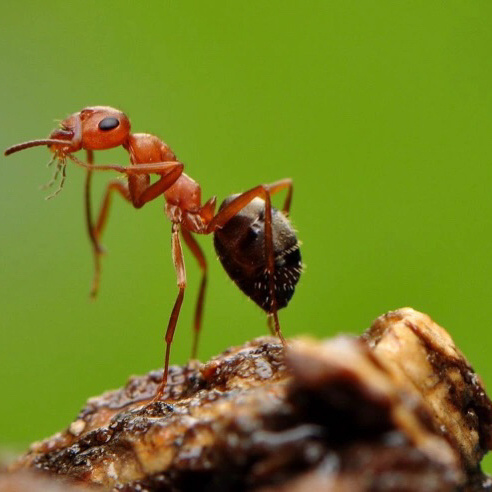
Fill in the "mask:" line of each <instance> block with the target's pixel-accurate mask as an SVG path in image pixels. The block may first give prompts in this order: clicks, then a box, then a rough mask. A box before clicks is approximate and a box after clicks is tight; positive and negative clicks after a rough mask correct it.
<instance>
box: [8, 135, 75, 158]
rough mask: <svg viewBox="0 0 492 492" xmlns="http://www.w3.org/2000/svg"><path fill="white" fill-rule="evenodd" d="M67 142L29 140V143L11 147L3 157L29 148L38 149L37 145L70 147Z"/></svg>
mask: <svg viewBox="0 0 492 492" xmlns="http://www.w3.org/2000/svg"><path fill="white" fill-rule="evenodd" d="M70 144H71V142H70V141H69V140H55V139H52V138H44V139H41V140H30V141H29V142H23V143H20V144H17V145H12V147H9V148H8V149H7V150H6V151H5V152H4V155H6V156H7V155H10V154H13V153H14V152H19V150H24V149H29V148H30V147H38V146H39V145H70Z"/></svg>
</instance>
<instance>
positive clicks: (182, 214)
mask: <svg viewBox="0 0 492 492" xmlns="http://www.w3.org/2000/svg"><path fill="white" fill-rule="evenodd" d="M39 145H47V146H48V147H49V149H50V150H51V151H52V152H53V154H54V155H53V159H52V161H51V162H53V161H55V160H56V161H57V171H56V173H55V176H54V177H53V179H52V181H51V182H50V183H49V185H51V184H52V183H53V182H54V181H55V179H56V177H57V175H58V174H59V173H60V172H61V173H62V178H61V182H60V188H59V189H58V191H59V190H60V189H61V186H62V185H63V182H64V178H65V167H66V159H67V158H69V159H71V160H72V161H73V162H75V163H76V164H77V165H79V166H81V167H83V168H85V169H86V170H87V175H86V183H85V209H86V220H87V228H88V233H89V237H90V240H91V243H92V249H93V254H94V265H95V273H94V279H93V284H92V289H91V296H92V297H95V296H96V295H97V291H98V287H99V279H100V271H101V267H100V257H101V254H102V253H103V251H104V250H103V248H102V246H101V244H100V242H99V241H100V238H101V234H102V232H103V230H104V227H105V225H106V221H107V218H108V212H109V208H110V203H111V196H112V194H113V193H114V192H117V193H119V194H120V195H121V196H122V197H123V198H124V199H125V200H127V201H129V202H131V204H132V205H133V206H134V207H135V208H141V207H143V206H144V205H145V204H146V203H147V202H150V201H152V200H154V199H155V198H157V197H158V196H159V195H164V198H165V212H166V215H167V217H168V218H169V219H170V221H171V223H172V229H171V231H172V257H173V262H174V266H175V269H176V275H177V284H178V295H177V298H176V300H175V303H174V307H173V310H172V312H171V316H170V318H169V323H168V326H167V330H166V334H165V342H166V351H165V359H164V371H163V378H162V381H161V383H160V385H159V388H158V390H157V393H156V396H155V399H160V398H161V397H162V396H163V393H164V389H165V387H166V382H167V376H168V369H169V356H170V349H171V344H172V341H173V337H174V331H175V328H176V323H177V321H178V316H179V312H180V309H181V304H182V302H183V298H184V292H185V287H186V272H185V265H184V260H183V252H182V248H181V241H180V237H179V233H180V232H181V235H182V238H183V240H184V242H185V244H186V245H187V246H188V248H189V249H190V251H191V253H192V254H193V256H195V258H196V260H197V261H198V265H199V267H200V269H201V271H202V279H201V283H200V289H199V293H198V300H197V304H196V308H195V317H194V340H193V345H192V358H195V356H196V352H197V345H198V336H199V332H200V327H201V320H202V312H203V300H204V297H205V287H206V283H207V262H206V259H205V256H204V254H203V251H202V249H201V248H200V246H199V244H198V242H197V241H196V239H195V238H194V237H193V235H192V233H193V234H211V233H213V234H214V245H215V249H216V251H217V254H218V256H219V259H220V261H221V263H222V265H223V266H224V269H225V270H226V272H227V273H228V275H229V276H230V277H231V278H232V280H233V281H234V282H235V283H236V284H237V285H238V287H239V288H240V289H241V290H242V291H243V292H244V293H245V294H246V295H247V296H248V297H250V298H251V299H252V300H253V301H254V302H255V303H256V304H258V305H259V306H260V307H261V308H262V309H263V310H264V311H265V312H266V313H267V316H268V321H269V326H270V328H271V330H272V332H274V333H275V334H276V335H277V336H278V338H279V339H280V340H281V342H282V344H284V346H285V343H286V342H285V339H284V337H283V335H282V332H281V330H280V323H279V319H278V314H277V311H278V309H280V308H282V307H285V306H286V305H287V303H288V302H289V301H290V299H291V297H292V295H293V294H294V288H295V285H296V284H297V281H298V280H299V277H300V273H301V269H302V264H301V256H300V251H299V243H298V241H297V238H296V235H295V232H294V229H293V228H292V226H291V224H290V222H289V220H288V219H287V214H288V213H289V209H290V204H291V200H292V191H293V186H292V180H291V179H283V180H280V181H276V182H275V183H271V184H268V185H259V186H255V187H254V188H252V189H250V190H248V191H246V192H244V193H241V194H237V195H232V196H230V197H228V198H227V199H226V200H224V202H223V203H222V205H221V206H220V208H219V211H218V212H217V214H216V213H215V204H216V197H212V198H211V199H210V200H208V201H207V202H206V203H205V204H203V205H202V204H201V189H200V186H199V185H198V183H196V182H195V181H194V180H193V179H191V178H190V177H189V176H187V175H186V174H185V173H183V168H184V166H183V164H182V163H181V162H179V161H178V160H177V159H176V156H175V154H174V153H173V152H172V150H171V149H170V148H169V147H168V146H167V145H166V144H165V143H164V142H163V141H162V140H160V139H159V138H158V137H156V136H154V135H150V134H147V133H135V134H132V133H130V120H129V119H128V117H127V116H126V115H125V114H124V113H123V112H121V111H118V110H117V109H114V108H111V107H107V106H93V107H87V108H84V109H83V110H82V111H79V112H77V113H74V114H72V115H70V116H69V117H68V118H67V119H65V120H63V121H62V122H61V124H60V128H58V129H56V130H54V131H53V132H52V133H51V134H50V136H49V137H48V138H47V139H42V140H32V141H29V142H25V143H21V144H18V145H14V146H12V147H10V148H8V149H7V150H6V151H5V155H10V154H12V153H14V152H17V151H20V150H23V149H27V148H30V147H34V146H39ZM120 145H121V146H123V148H125V150H127V151H128V153H129V154H130V162H131V165H130V166H118V165H102V166H101V165H94V164H93V151H94V150H104V149H110V148H114V147H118V146H120ZM82 149H84V150H86V152H87V162H83V161H81V160H79V159H78V158H77V157H75V156H74V155H73V153H74V152H77V151H79V150H82ZM95 170H97V171H116V172H118V173H121V174H124V175H125V176H126V177H127V183H124V182H122V181H119V180H114V181H111V182H110V183H109V184H108V185H107V188H106V192H105V194H104V198H103V200H102V204H101V207H100V210H99V214H98V217H97V220H96V222H95V224H94V223H93V221H92V213H91V201H90V184H91V176H92V172H93V171H95ZM151 174H156V175H158V176H159V179H158V180H157V181H156V182H155V183H152V184H151V181H150V175H151ZM282 190H287V195H286V198H285V202H284V206H283V209H282V212H280V211H278V210H277V209H275V208H274V207H272V205H271V198H270V196H271V195H272V194H274V193H277V192H279V191H282ZM58 191H57V192H58ZM57 192H55V194H56V193H57ZM51 196H53V195H51ZM48 198H49V197H48ZM272 321H273V327H272Z"/></svg>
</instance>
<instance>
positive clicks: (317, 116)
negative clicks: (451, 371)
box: [0, 0, 492, 471]
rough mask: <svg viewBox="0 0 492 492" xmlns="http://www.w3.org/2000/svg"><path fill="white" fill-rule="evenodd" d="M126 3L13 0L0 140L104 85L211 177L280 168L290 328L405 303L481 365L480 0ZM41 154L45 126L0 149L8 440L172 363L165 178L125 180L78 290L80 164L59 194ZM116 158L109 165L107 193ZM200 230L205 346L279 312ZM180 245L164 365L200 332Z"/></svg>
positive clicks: (259, 177) (61, 423) (354, 323)
mask: <svg viewBox="0 0 492 492" xmlns="http://www.w3.org/2000/svg"><path fill="white" fill-rule="evenodd" d="M136 5H137V3H135V2H130V1H122V0H119V1H118V2H115V1H105V2H98V1H93V0H85V1H84V2H66V1H54V0H46V1H43V2H36V1H18V2H10V3H6V2H4V5H3V6H2V9H1V15H0V46H1V51H0V66H1V67H2V68H1V73H0V108H1V118H0V147H1V148H2V149H3V148H5V147H7V146H9V145H11V144H14V143H17V142H20V141H24V140H27V139H31V138H40V137H44V136H46V135H47V134H48V133H49V132H50V131H51V129H52V128H53V127H54V126H55V122H54V120H55V119H62V118H64V117H65V116H67V115H68V114H69V113H72V112H75V111H78V110H80V109H81V108H83V107H84V106H88V105H95V104H103V105H111V106H115V107H117V108H120V109H122V110H124V111H126V112H127V113H128V114H129V115H130V117H131V120H132V124H133V130H134V131H135V132H150V133H154V134H156V135H159V136H160V137H162V138H163V139H164V140H165V141H166V142H167V143H168V144H169V145H170V146H171V147H172V148H173V149H174V151H175V152H176V154H177V155H178V157H179V158H180V160H182V161H183V162H184V163H185V164H186V172H187V173H189V174H190V175H191V176H192V177H193V178H194V179H196V180H197V181H198V182H199V183H200V184H201V185H202V190H203V197H204V199H208V198H209V197H210V196H211V195H213V194H217V195H218V197H219V201H220V200H222V199H223V198H224V197H225V196H227V195H229V194H230V193H232V192H238V191H242V190H246V189H248V188H250V187H252V186H254V185H256V184H258V183H262V182H263V183H264V182H271V181H274V180H276V179H279V178H282V177H287V176H290V177H292V178H293V179H294V181H295V194H294V201H293V209H292V218H293V221H294V223H295V225H296V227H297V229H298V230H299V237H300V238H301V239H302V240H303V247H302V253H303V259H304V261H305V263H306V265H307V269H306V272H305V274H304V276H303V278H302V279H301V282H300V284H299V285H298V288H297V292H296V295H295V297H294V299H293V301H292V303H291V305H290V306H289V308H288V309H287V310H285V311H283V312H281V322H282V327H283V330H284V333H285V335H287V336H295V335H298V334H301V333H309V334H312V335H315V336H317V337H327V336H331V335H334V334H336V333H339V332H351V333H360V332H361V331H362V330H363V329H364V328H366V327H367V326H369V325H370V323H371V321H372V320H373V319H374V318H375V317H377V316H378V315H380V314H382V313H384V312H386V311H388V310H390V309H394V308H398V307H401V306H407V305H408V306H413V307H414V308H416V309H419V310H422V311H425V312H427V313H429V314H430V315H431V316H432V317H433V318H434V319H435V320H436V321H437V322H439V323H440V324H442V325H443V326H444V327H446V328H447V329H448V330H449V331H450V333H451V334H452V335H453V337H454V338H455V340H456V341H457V343H458V345H459V347H461V349H462V350H463V351H464V352H465V353H466V355H467V356H468V357H469V359H470V361H471V362H472V363H473V365H474V366H475V368H476V369H477V370H478V372H479V373H480V374H481V375H482V376H483V378H484V380H485V382H486V383H487V384H488V386H489V387H492V360H491V357H490V355H489V349H488V347H489V344H490V343H491V342H492V330H491V328H492V322H491V318H492V305H491V302H490V297H491V295H492V281H491V278H492V252H491V248H490V244H491V241H492V233H491V221H492V197H491V193H490V188H491V185H492V168H491V166H490V162H491V158H492V141H491V136H492V117H491V105H492V95H491V87H492V84H491V82H492V62H491V56H490V49H491V46H492V30H491V29H490V25H491V21H492V19H491V14H492V4H491V3H490V1H488V0H476V1H474V2H464V1H462V2H457V1H448V2H442V1H441V0H439V1H434V0H425V1H423V0H422V1H415V0H412V1H403V0H402V1H397V2H395V1H394V0H379V1H377V2H374V1H362V0H359V1H350V0H336V1H328V0H322V1H314V0H308V1H304V2H297V1H288V0H275V1H268V2H263V1H262V2H260V1H250V2H227V1H215V2H198V1H188V0H180V1H175V2H170V1H162V0H156V1H153V2H140V3H139V4H138V6H136ZM47 160H48V152H47V151H46V149H43V148H38V149H31V150H26V151H24V152H23V153H21V154H17V155H15V156H12V157H9V158H8V159H5V158H2V164H1V166H0V202H1V206H0V221H1V222H0V225H1V242H0V248H1V249H0V275H1V282H0V323H1V338H0V340H1V341H0V361H1V362H0V364H1V365H0V368H1V386H2V388H1V393H2V405H0V442H1V445H2V447H4V448H11V449H12V448H13V449H22V448H23V447H24V446H26V445H27V444H28V443H29V442H31V441H33V440H35V439H40V438H43V437H46V436H48V435H49V434H51V433H54V432H55V431H57V430H59V429H62V428H64V427H65V426H66V425H67V424H68V423H69V422H70V421H71V419H72V418H73V417H74V416H75V415H76V414H77V412H78V410H79V409H80V408H81V406H82V405H83V403H84V401H85V400H86V398H87V397H89V396H91V395H96V394H99V393H101V392H102V391H104V390H106V389H109V388H113V387H118V386H120V385H122V384H123V383H124V382H125V381H126V379H127V377H128V375H130V374H136V373H137V374H138V373H144V372H145V371H148V370H149V369H151V368H156V367H159V366H161V364H162V356H163V344H162V335H163V332H164V329H165V325H166V323H167V320H168V317H169V314H170V310H171V307H172V304H173V302H174V299H175V296H176V277H175V273H174V269H173V266H172V262H171V253H170V223H169V222H168V221H167V219H166V218H165V217H164V215H163V211H162V208H163V202H162V200H161V199H158V200H156V201H155V202H152V203H151V204H149V205H147V206H146V207H145V208H143V209H141V210H134V209H132V208H131V207H130V206H129V205H128V204H126V203H123V202H122V200H120V199H119V198H116V199H115V202H114V208H113V209H112V213H111V217H110V221H109V224H108V227H107V230H106V233H105V236H104V240H103V242H104V244H105V246H106V247H107V250H108V254H107V256H106V257H105V258H104V262H103V276H102V284H101V290H100V296H99V299H98V300H97V302H94V303H91V302H90V301H89V299H88V293H89V288H90V283H91V278H92V258H91V251H90V247H89V242H88V239H87V237H86V231H85V225H84V215H83V202H82V196H83V177H84V175H83V172H82V171H81V170H80V169H78V168H75V167H74V166H73V165H70V166H69V169H68V178H67V183H66V185H65V188H64V189H63V191H62V193H60V195H59V196H57V197H56V198H55V199H53V200H50V201H45V200H44V197H45V196H46V194H47V193H46V192H41V191H39V190H38V186H39V185H41V184H43V183H45V182H46V181H48V180H49V179H50V177H51V172H52V171H51V170H48V169H46V167H45V165H44V164H45V163H46V162H47ZM97 162H99V163H102V162H120V163H126V162H127V155H126V153H125V152H124V151H123V150H121V149H120V150H115V151H110V152H105V153H99V154H98V155H97ZM109 178H110V176H109V175H107V174H105V175H103V174H100V175H99V176H97V180H96V181H97V183H96V187H95V190H94V191H95V193H94V196H95V197H96V199H95V203H96V204H97V203H98V202H99V199H100V196H101V193H102V190H103V187H104V183H105V182H106V181H107V180H108V179H109ZM277 203H280V200H279V201H278V202H277ZM199 239H200V243H201V244H202V245H203V247H204V249H205V251H206V254H207V257H208V258H209V262H210V266H211V272H210V282H209V290H208V295H207V300H206V310H205V324H204V330H203V336H202V340H201V342H202V343H201V346H200V357H201V359H202V360H203V359H206V358H208V357H209V356H211V355H213V354H216V353H219V352H220V351H222V350H223V349H225V348H226V347H228V346H229V345H231V344H239V343H242V342H244V341H245V340H247V339H249V338H252V337H255V336H259V335H263V334H265V333H266V324H265V320H264V316H263V315H262V313H261V312H260V311H259V309H258V308H257V307H256V306H255V305H254V304H253V303H251V302H250V301H248V300H247V299H246V298H245V297H244V296H243V294H242V293H241V292H240V291H239V290H238V289H237V288H235V287H233V286H232V283H231V281H230V280H229V279H228V277H227V276H226V274H225V273H224V272H223V271H222V269H221V267H220V265H219V263H218V262H217V261H215V255H214V252H213V247H212V241H211V240H210V238H209V237H203V238H199ZM186 260H187V273H188V285H189V288H188V290H187V295H186V297H185V303H184V306H183V309H182V314H181V317H180V320H179V325H178V330H177V333H176V337H175V344H174V346H173V353H172V361H173V362H175V363H183V362H185V361H186V360H187V357H188V355H189V352H190V344H191V337H190V329H191V321H192V314H193V307H194V302H195V296H196V293H197V289H198V282H199V272H198V269H197V267H196V264H195V262H194V260H193V258H191V257H190V256H189V255H187V256H186ZM489 463H492V461H490V462H489ZM487 466H488V469H489V471H490V470H491V469H492V466H490V464H489V465H487Z"/></svg>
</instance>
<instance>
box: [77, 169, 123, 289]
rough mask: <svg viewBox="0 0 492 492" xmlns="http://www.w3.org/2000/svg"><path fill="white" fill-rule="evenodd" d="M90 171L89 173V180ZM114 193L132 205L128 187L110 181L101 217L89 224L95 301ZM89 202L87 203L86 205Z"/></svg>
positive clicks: (100, 211) (100, 210)
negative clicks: (106, 227) (100, 240)
mask: <svg viewBox="0 0 492 492" xmlns="http://www.w3.org/2000/svg"><path fill="white" fill-rule="evenodd" d="M89 174H90V171H89V172H88V176H87V177H88V179H89ZM113 191H117V192H118V193H119V194H120V195H121V196H122V197H123V198H124V199H125V200H126V201H128V202H130V203H131V198H130V191H129V190H128V185H127V184H126V183H123V182H121V181H118V180H114V181H110V182H109V183H108V185H107V187H106V191H105V193H104V198H103V200H102V203H101V207H100V209H99V215H98V218H97V222H96V224H95V225H94V224H92V223H89V222H88V227H89V236H90V238H91V242H92V250H93V253H94V277H93V280H92V287H91V298H92V299H95V298H96V296H97V292H98V290H99V281H100V278H101V255H102V254H103V253H104V248H103V247H102V246H101V244H100V242H99V239H100V238H101V234H102V231H103V230H104V227H105V226H106V222H107V219H108V213H109V208H110V206H111V198H112V194H113ZM88 203H89V202H88V201H86V204H88Z"/></svg>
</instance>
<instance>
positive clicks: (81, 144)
mask: <svg viewBox="0 0 492 492" xmlns="http://www.w3.org/2000/svg"><path fill="white" fill-rule="evenodd" d="M129 134H130V120H129V119H128V117H127V116H126V115H125V114H124V113H122V112H121V111H118V110H117V109H114V108H110V107H109V106H93V107H89V108H84V109H83V110H82V111H80V112H78V113H74V114H72V115H71V116H69V117H68V118H67V119H65V120H63V121H62V122H61V128H60V129H59V130H55V131H54V132H53V133H52V134H51V135H50V138H55V139H62V140H63V139H64V138H66V137H64V135H69V136H70V140H71V148H70V150H69V152H75V151H76V150H79V149H81V148H82V149H86V150H104V149H112V148H114V147H118V146H119V145H123V144H124V143H125V142H126V141H127V140H128V136H129Z"/></svg>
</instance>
